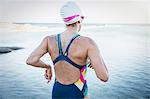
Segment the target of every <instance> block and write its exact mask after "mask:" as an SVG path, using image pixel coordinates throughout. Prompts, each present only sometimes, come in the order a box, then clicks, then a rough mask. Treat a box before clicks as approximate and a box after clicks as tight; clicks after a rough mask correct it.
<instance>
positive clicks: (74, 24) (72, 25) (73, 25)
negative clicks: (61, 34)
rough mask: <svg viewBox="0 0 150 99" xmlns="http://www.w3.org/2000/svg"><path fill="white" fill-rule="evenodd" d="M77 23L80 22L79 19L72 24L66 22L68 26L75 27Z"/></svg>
mask: <svg viewBox="0 0 150 99" xmlns="http://www.w3.org/2000/svg"><path fill="white" fill-rule="evenodd" d="M77 23H80V21H77V22H75V23H72V24H68V25H67V24H66V26H71V27H75V26H76V25H77Z"/></svg>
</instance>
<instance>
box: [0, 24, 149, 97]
mask: <svg viewBox="0 0 150 99" xmlns="http://www.w3.org/2000/svg"><path fill="white" fill-rule="evenodd" d="M34 25H35V24H34ZM37 25H39V24H37ZM40 25H42V24H40ZM40 25H39V26H40ZM44 26H48V27H49V28H51V29H52V30H51V31H47V32H5V33H0V46H20V47H24V49H21V50H16V51H12V52H11V53H7V54H0V99H51V92H52V87H53V83H54V76H53V79H52V81H51V82H50V83H49V84H47V83H46V82H47V81H46V79H45V78H44V69H42V68H36V67H32V66H29V65H27V64H26V59H27V57H28V56H29V54H30V53H31V52H32V51H33V50H34V49H35V48H36V47H37V46H38V45H39V44H40V42H41V41H42V39H43V38H44V37H45V36H48V35H52V34H56V33H60V32H62V31H63V30H64V28H63V26H61V25H59V26H57V24H47V25H44ZM79 34H81V35H83V36H87V37H90V38H92V39H93V40H94V41H95V42H96V44H97V45H98V47H99V49H100V53H101V55H102V57H103V59H104V61H105V64H106V66H107V68H108V71H109V80H108V82H106V83H104V82H102V81H100V80H99V79H98V78H97V77H96V75H95V72H94V70H92V69H88V73H87V81H88V88H89V94H90V97H91V99H150V26H149V25H99V24H92V25H86V26H85V27H83V28H82V30H81V31H80V33H79ZM42 60H43V61H44V62H46V63H49V64H51V65H52V62H51V59H50V56H48V54H46V55H44V56H43V57H42ZM53 73H54V71H53ZM68 94H69V93H68Z"/></svg>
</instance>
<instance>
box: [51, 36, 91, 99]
mask: <svg viewBox="0 0 150 99" xmlns="http://www.w3.org/2000/svg"><path fill="white" fill-rule="evenodd" d="M79 36H80V35H79V34H77V35H74V36H73V38H72V39H71V41H70V42H69V44H68V46H67V48H66V51H65V53H63V51H62V46H61V37H60V34H58V35H57V37H58V48H59V56H58V57H57V58H56V59H55V60H54V61H53V63H54V65H55V64H56V63H57V62H59V61H66V62H68V63H70V64H71V65H73V66H74V67H76V68H78V69H79V70H80V78H79V79H78V80H77V81H76V82H74V83H73V84H69V85H65V84H61V83H60V82H58V81H57V80H56V78H55V83H54V86H53V90H52V99H59V98H61V99H62V98H63V99H83V98H84V97H85V96H86V95H87V91H88V87H87V82H86V73H87V65H79V64H76V63H75V62H73V61H72V60H71V59H70V58H69V57H68V50H69V47H70V46H71V44H72V42H73V41H74V40H75V39H76V38H77V37H79Z"/></svg>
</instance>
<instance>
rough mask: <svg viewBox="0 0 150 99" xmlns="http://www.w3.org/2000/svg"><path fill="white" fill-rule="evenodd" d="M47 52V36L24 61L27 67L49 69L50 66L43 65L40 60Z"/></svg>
mask: <svg viewBox="0 0 150 99" xmlns="http://www.w3.org/2000/svg"><path fill="white" fill-rule="evenodd" d="M47 52H48V36H46V37H45V38H44V39H43V40H42V42H41V44H40V45H39V46H38V47H37V48H36V49H35V50H34V51H33V52H32V53H31V54H30V55H29V57H28V58H27V60H26V63H27V64H28V65H31V66H34V67H41V68H49V67H50V65H48V64H46V63H44V62H43V61H42V60H40V58H41V57H42V56H43V55H44V54H46V53H47Z"/></svg>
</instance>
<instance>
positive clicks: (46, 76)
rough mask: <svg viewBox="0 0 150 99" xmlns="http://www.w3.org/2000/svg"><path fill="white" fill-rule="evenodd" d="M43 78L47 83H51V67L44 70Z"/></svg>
mask: <svg viewBox="0 0 150 99" xmlns="http://www.w3.org/2000/svg"><path fill="white" fill-rule="evenodd" d="M44 76H45V78H46V79H47V80H48V82H47V83H49V82H50V81H51V78H52V69H51V67H49V68H46V70H45V74H44Z"/></svg>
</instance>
